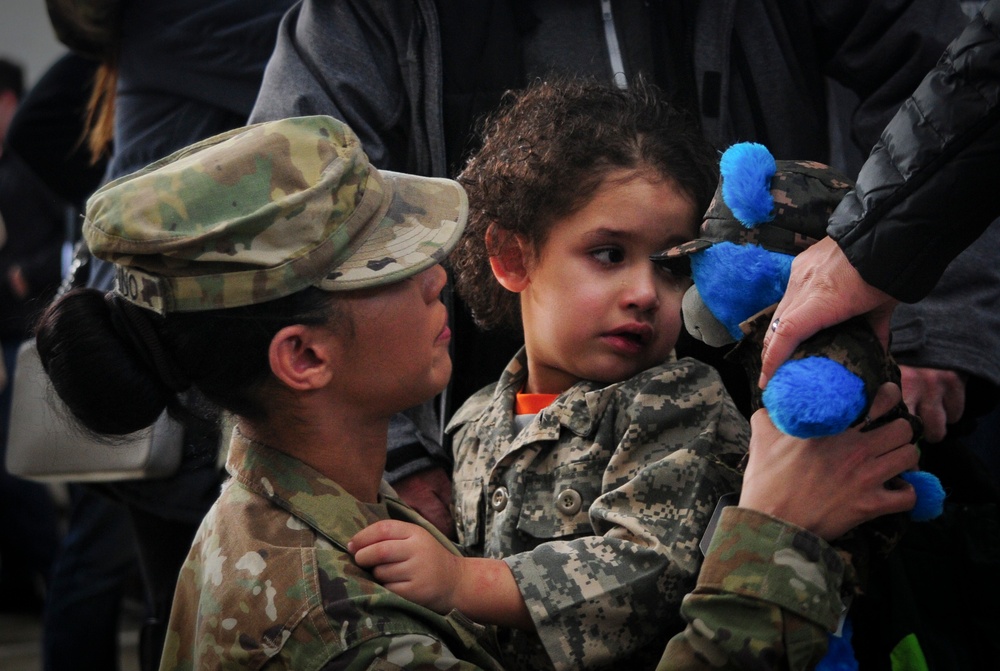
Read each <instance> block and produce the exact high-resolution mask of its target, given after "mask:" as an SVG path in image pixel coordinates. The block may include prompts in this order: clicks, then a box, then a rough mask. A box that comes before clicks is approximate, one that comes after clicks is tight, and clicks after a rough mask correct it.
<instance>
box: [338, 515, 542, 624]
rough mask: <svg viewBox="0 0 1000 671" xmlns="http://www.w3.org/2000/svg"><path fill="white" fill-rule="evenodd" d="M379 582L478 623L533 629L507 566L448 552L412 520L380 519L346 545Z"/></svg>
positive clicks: (498, 561) (402, 594) (442, 610)
mask: <svg viewBox="0 0 1000 671" xmlns="http://www.w3.org/2000/svg"><path fill="white" fill-rule="evenodd" d="M347 549H348V551H349V552H351V553H353V554H354V561H356V562H357V564H358V566H361V567H362V568H367V569H369V570H371V572H372V574H373V575H374V576H375V579H376V580H378V581H379V582H380V583H382V585H383V586H384V587H385V588H386V589H388V590H390V591H392V592H394V593H396V594H398V595H399V596H401V597H403V598H404V599H409V600H410V601H413V602H414V603H418V604H420V605H421V606H424V607H426V608H430V609H431V610H433V611H435V612H438V613H441V614H447V613H448V612H449V611H451V610H452V609H457V610H459V611H461V612H462V613H463V614H464V615H466V616H467V617H469V618H471V619H473V620H475V621H476V622H479V623H482V624H494V625H499V626H504V627H514V628H517V629H526V630H529V631H530V630H532V629H534V624H533V623H532V621H531V616H530V615H528V609H527V607H526V606H525V604H524V599H523V598H522V597H521V592H520V591H519V590H518V588H517V584H516V583H515V582H514V576H513V574H512V573H511V572H510V568H509V567H508V566H507V564H505V563H504V562H502V561H500V560H499V559H481V558H477V557H461V556H457V555H454V554H452V553H451V552H449V551H448V549H447V548H445V547H444V546H442V545H441V544H440V543H438V542H437V541H436V540H435V539H434V537H433V536H431V535H430V534H429V533H428V532H427V531H426V530H424V529H422V528H420V527H419V526H417V525H415V524H410V523H408V522H399V521H396V520H382V521H380V522H375V523H374V524H372V525H370V526H368V527H366V528H365V529H363V530H361V531H360V532H358V533H357V534H356V535H355V536H354V538H352V539H351V541H350V542H349V543H348V544H347Z"/></svg>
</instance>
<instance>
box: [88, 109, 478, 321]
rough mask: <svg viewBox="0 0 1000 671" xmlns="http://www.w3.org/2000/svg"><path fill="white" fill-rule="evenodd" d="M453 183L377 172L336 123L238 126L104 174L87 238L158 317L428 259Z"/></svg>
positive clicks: (404, 273) (136, 299) (453, 214)
mask: <svg viewBox="0 0 1000 671" xmlns="http://www.w3.org/2000/svg"><path fill="white" fill-rule="evenodd" d="M467 211H468V204H467V200H466V197H465V192H464V190H463V189H462V188H461V187H460V186H459V185H458V184H457V183H456V182H453V181H451V180H444V179H434V178H425V177H417V176H412V175H402V174H398V173H390V172H383V171H378V170H376V169H375V168H374V167H372V166H371V165H369V163H368V158H367V156H365V154H364V152H363V151H362V150H361V144H360V141H359V140H358V138H357V137H356V136H355V135H354V133H353V132H352V131H351V130H350V129H349V128H348V127H347V126H345V125H344V124H343V123H341V122H339V121H337V120H335V119H332V118H330V117H324V116H316V117H300V118H291V119H282V120H279V121H271V122H266V123H262V124H257V125H254V126H248V127H246V128H239V129H235V130H233V131H229V132H227V133H223V134H221V135H217V136H215V137H212V138H209V139H207V140H204V141H202V142H198V143H196V144H194V145H192V146H190V147H187V148H185V149H182V150H180V151H178V152H176V153H174V154H172V155H170V156H168V157H167V158H165V159H162V160H160V161H157V162H155V163H153V164H151V165H150V166H148V167H146V168H144V169H143V170H140V171H138V172H136V173H133V174H131V175H127V176H125V177H122V178H120V179H118V180H115V181H113V182H111V183H109V184H108V185H106V186H104V187H103V188H101V189H100V190H99V191H97V192H96V193H95V194H94V195H93V196H92V197H91V198H90V200H89V201H88V204H87V216H86V221H85V222H84V226H83V235H84V239H85V240H86V242H87V245H88V247H89V248H90V251H91V252H92V253H93V254H94V255H95V256H97V257H99V258H102V259H104V260H106V261H110V262H112V263H115V264H117V266H118V275H117V280H118V281H117V283H116V291H118V292H119V293H120V294H122V295H123V296H124V297H125V298H127V299H128V300H130V301H132V302H133V303H136V304H137V305H140V306H142V307H145V308H148V309H152V310H155V311H157V312H160V313H164V312H170V311H191V310H205V309H216V308H228V307H236V306H240V305H248V304H253V303H260V302H263V301H267V300H272V299H275V298H280V297H282V296H287V295H289V294H292V293H295V292H296V291H299V290H301V289H304V288H306V287H308V286H318V287H319V288H321V289H324V290H327V291H338V290H348V289H357V288H363V287H369V286H377V285H381V284H388V283H391V282H396V281H399V280H401V279H404V278H406V277H408V276H410V275H413V274H415V273H417V272H419V271H421V270H423V269H425V268H427V267H430V266H431V265H434V264H435V263H439V262H440V261H441V260H442V259H443V258H444V257H445V255H446V254H447V253H448V252H449V251H450V250H451V249H452V247H454V245H455V243H456V242H457V240H458V237H459V236H460V234H461V231H462V228H463V226H464V223H465V218H466V216H467Z"/></svg>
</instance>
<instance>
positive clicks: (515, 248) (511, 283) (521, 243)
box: [486, 224, 531, 293]
mask: <svg viewBox="0 0 1000 671" xmlns="http://www.w3.org/2000/svg"><path fill="white" fill-rule="evenodd" d="M486 250H487V252H488V253H489V256H490V268H492V269H493V275H494V276H495V277H496V278H497V282H499V283H500V286H502V287H503V288H504V289H506V290H507V291H512V292H514V293H520V292H522V291H524V289H525V288H526V287H527V286H528V259H529V256H530V253H531V250H530V246H529V244H528V243H527V241H525V240H524V239H523V238H522V237H520V236H518V235H514V234H511V233H505V232H502V231H500V230H499V229H498V228H497V227H496V225H495V224H491V225H490V227H489V228H488V229H487V230H486Z"/></svg>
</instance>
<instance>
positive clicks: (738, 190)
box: [652, 143, 944, 670]
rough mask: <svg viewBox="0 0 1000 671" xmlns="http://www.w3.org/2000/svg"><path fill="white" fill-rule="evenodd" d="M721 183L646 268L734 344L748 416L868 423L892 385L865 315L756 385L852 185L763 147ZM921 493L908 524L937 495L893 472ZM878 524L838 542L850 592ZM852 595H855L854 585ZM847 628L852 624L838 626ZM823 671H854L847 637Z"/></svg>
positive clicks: (726, 158)
mask: <svg viewBox="0 0 1000 671" xmlns="http://www.w3.org/2000/svg"><path fill="white" fill-rule="evenodd" d="M720 174H721V181H720V184H719V188H718V190H717V191H716V194H715V198H714V199H713V200H712V203H711V204H710V205H709V208H708V211H707V212H706V214H705V217H704V221H703V223H702V226H701V231H700V235H699V237H698V239H695V240H693V241H691V242H687V243H684V244H682V245H678V246H677V247H673V248H671V249H668V250H665V251H664V252H661V253H660V254H657V255H654V256H653V257H652V260H653V262H654V263H657V264H659V265H662V266H665V267H667V268H669V269H670V270H672V271H673V272H675V273H680V274H690V276H691V277H692V278H693V280H694V283H693V286H692V287H691V288H690V289H689V290H688V291H687V293H686V294H685V295H684V300H683V305H682V310H683V318H684V325H685V327H686V328H687V330H688V332H689V333H691V335H692V336H694V337H695V338H697V339H699V340H702V341H703V342H705V343H706V344H708V345H710V346H712V347H723V346H726V345H728V344H733V343H735V344H734V345H733V348H732V349H731V351H730V352H729V353H727V355H726V356H727V358H734V359H736V360H738V361H739V362H740V363H741V364H742V366H743V367H744V369H745V370H746V371H747V373H748V377H749V380H750V382H751V386H752V390H751V404H752V406H753V408H754V409H756V408H759V407H761V406H763V407H765V408H767V411H768V414H769V415H770V417H771V420H772V421H773V422H774V424H775V426H776V427H777V428H778V429H779V430H781V431H783V432H784V433H786V434H789V435H793V436H796V437H800V438H812V437H819V436H826V435H833V434H836V433H840V432H841V431H844V430H845V429H847V428H848V427H850V426H853V425H855V424H857V423H860V422H864V423H865V424H866V425H868V426H874V425H875V423H873V422H872V420H871V418H870V417H869V416H868V414H867V413H868V411H869V409H870V407H871V403H872V399H873V398H874V396H875V392H876V391H877V389H878V388H879V387H880V386H881V385H882V384H883V383H884V382H886V381H892V382H895V383H897V384H899V382H900V375H899V368H898V366H896V364H895V362H894V361H893V360H892V358H891V356H890V355H889V354H888V353H887V352H885V350H884V348H883V347H882V345H881V343H880V342H879V340H878V338H877V337H876V336H875V333H874V332H873V330H872V329H871V327H870V325H869V324H868V322H867V321H866V320H865V319H864V318H861V317H858V318H855V319H853V320H850V321H848V322H845V323H843V324H838V325H836V326H833V327H830V328H828V329H824V330H823V331H821V332H820V333H818V334H816V335H815V336H813V337H812V338H810V339H808V340H807V341H805V342H804V343H802V345H800V346H799V348H798V349H797V350H796V352H795V353H794V354H793V355H792V356H791V357H790V359H789V360H788V361H787V362H785V363H784V364H783V365H782V366H781V367H779V368H778V370H777V371H776V372H775V374H774V375H773V376H772V377H771V379H770V381H769V382H768V385H767V388H766V389H765V390H764V392H763V393H761V392H760V390H759V389H758V388H757V386H756V380H757V378H758V376H759V373H760V358H761V349H762V347H761V346H762V343H763V339H764V335H765V334H766V332H767V329H768V328H770V325H771V321H772V315H773V313H774V309H775V307H776V306H777V303H778V301H779V300H780V299H781V297H782V295H783V294H784V292H785V288H786V286H787V284H788V277H789V274H790V272H791V265H792V259H793V257H794V256H795V254H797V253H799V252H801V251H802V250H804V249H806V248H807V247H809V246H810V245H812V244H813V243H815V242H816V241H818V240H819V239H821V238H823V237H824V236H825V235H826V225H827V220H828V218H829V216H830V214H831V213H832V212H833V210H834V208H835V207H836V206H837V204H838V203H839V202H840V200H841V199H842V198H843V196H844V195H845V194H846V193H847V191H848V190H849V189H851V188H852V187H853V184H852V183H851V182H850V181H849V180H848V179H846V178H845V177H843V176H842V175H840V174H839V173H837V172H836V171H835V170H833V169H831V168H829V167H828V166H825V165H822V164H819V163H813V162H807V161H775V159H774V157H773V156H771V154H770V152H769V151H768V150H767V148H766V147H764V146H763V145H760V144H755V143H740V144H736V145H733V146H732V147H730V148H729V149H728V150H726V151H725V152H724V153H723V155H722V158H721V162H720ZM900 416H903V417H906V418H907V419H909V420H910V421H911V423H913V424H914V429H915V430H914V434H915V435H919V426H920V423H919V420H918V419H916V418H915V417H912V416H911V415H910V414H909V413H908V412H907V410H906V406H905V404H903V403H902V401H900V403H899V404H898V405H897V406H896V408H894V409H893V411H892V412H890V413H889V414H888V415H886V416H885V417H883V418H881V419H880V420H878V422H879V423H881V422H884V421H889V420H891V419H895V418H897V417H900ZM900 477H902V478H903V479H905V480H906V481H907V482H909V483H910V484H911V485H912V486H913V487H914V489H915V490H916V494H917V505H916V507H915V508H914V509H913V511H911V513H910V518H911V519H912V520H914V521H921V520H928V519H932V518H934V517H937V516H938V515H940V514H941V512H942V509H943V504H944V490H943V488H942V487H941V484H940V481H939V480H938V479H937V478H936V477H935V476H934V475H932V474H930V473H926V472H923V471H917V472H906V473H903V474H901V475H900ZM888 517H889V518H892V519H880V520H874V521H873V522H871V523H868V524H867V525H862V527H859V529H855V530H854V531H853V532H851V534H849V537H847V538H842V539H840V540H839V541H838V545H839V546H840V547H841V548H842V549H844V550H845V553H846V556H847V557H848V559H849V561H850V563H851V564H852V568H853V569H854V571H855V572H856V574H857V581H858V583H863V582H864V575H863V574H864V573H865V569H866V565H867V564H868V562H869V561H870V560H871V557H872V555H877V554H883V555H884V554H887V553H888V551H889V549H890V548H891V547H892V546H893V545H894V544H895V541H896V540H898V537H899V534H901V533H902V531H901V529H902V525H901V523H900V522H899V520H898V518H899V517H900V516H888ZM858 591H859V592H860V591H863V590H861V588H858ZM844 626H845V629H846V631H847V632H849V631H850V629H849V627H850V620H847V621H846V622H845V625H844ZM817 668H819V669H828V670H833V669H852V668H856V663H855V662H854V657H853V654H852V650H851V644H850V639H849V636H846V635H845V636H831V639H830V647H829V650H828V654H827V657H826V658H824V659H823V661H822V662H821V664H820V666H818V667H817Z"/></svg>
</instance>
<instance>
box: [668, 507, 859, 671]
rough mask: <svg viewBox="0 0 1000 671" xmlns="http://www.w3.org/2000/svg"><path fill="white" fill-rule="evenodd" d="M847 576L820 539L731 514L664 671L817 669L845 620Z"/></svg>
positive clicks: (752, 515)
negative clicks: (843, 599)
mask: <svg viewBox="0 0 1000 671" xmlns="http://www.w3.org/2000/svg"><path fill="white" fill-rule="evenodd" d="M844 575H845V565H844V563H843V561H842V557H841V555H840V554H839V553H838V552H837V551H836V550H835V549H834V548H832V547H831V546H830V545H828V544H827V543H826V542H824V541H823V540H821V539H820V538H819V537H817V536H814V535H813V534H811V533H809V532H807V531H804V530H802V529H799V528H797V527H793V526H791V525H788V524H785V523H784V522H782V521H780V520H777V519H775V518H773V517H769V516H767V515H764V514H763V513H758V512H756V511H753V510H748V509H746V508H736V507H728V508H724V509H723V511H722V516H721V518H720V520H719V526H718V527H717V528H716V530H715V533H714V534H713V535H712V540H711V545H710V546H709V549H708V553H707V554H706V556H705V562H704V564H702V568H701V573H700V574H699V575H698V586H697V588H695V590H694V591H693V592H692V593H691V594H689V595H687V596H686V597H684V602H683V604H682V606H681V614H682V615H683V616H684V619H685V620H686V621H687V623H688V624H687V628H686V629H685V630H684V631H683V632H681V633H679V634H677V635H675V636H674V637H673V639H671V641H670V643H669V644H668V645H667V649H666V651H665V652H664V653H663V658H662V659H661V660H660V663H659V665H658V666H657V667H656V669H657V671H682V670H683V671H692V670H694V669H700V670H705V671H707V670H719V669H726V670H735V669H755V670H757V671H765V670H768V669H773V670H775V671H779V670H780V671H785V670H788V671H797V670H800V669H801V670H805V669H812V668H813V667H815V665H816V663H817V662H818V661H819V660H820V658H822V657H823V655H824V654H825V652H826V646H827V640H828V637H827V632H828V631H832V630H833V629H834V627H835V626H836V624H837V622H838V620H839V618H840V614H841V610H842V605H841V604H842V602H841V600H840V592H841V583H842V581H843V580H844ZM838 668H839V667H838Z"/></svg>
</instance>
